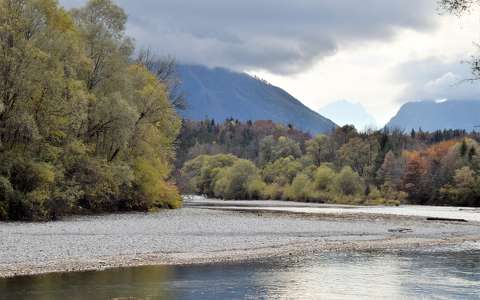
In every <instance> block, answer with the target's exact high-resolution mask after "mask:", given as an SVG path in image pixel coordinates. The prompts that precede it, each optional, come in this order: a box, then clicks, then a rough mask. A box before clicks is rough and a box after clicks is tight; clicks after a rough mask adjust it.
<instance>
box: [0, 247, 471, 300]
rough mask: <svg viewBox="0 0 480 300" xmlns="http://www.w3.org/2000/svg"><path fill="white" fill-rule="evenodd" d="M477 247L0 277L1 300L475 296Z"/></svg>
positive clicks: (451, 297)
mask: <svg viewBox="0 0 480 300" xmlns="http://www.w3.org/2000/svg"><path fill="white" fill-rule="evenodd" d="M479 291H480V251H434V252H415V253H412V252H408V253H400V254H375V253H356V254H352V253H343V254H324V255H322V256H317V257H305V258H301V259H299V258H286V259H276V260H270V261H265V262H254V263H244V264H218V265H201V266H182V267H141V268H130V269H120V270H112V271H104V272H86V273H71V274H56V275H46V276H36V277H23V278H14V279H6V280H0V299H2V300H3V299H49V300H50V299H91V300H93V299H279V298H280V299H365V298H369V299H372V298H373V299H411V298H420V299H480V296H479Z"/></svg>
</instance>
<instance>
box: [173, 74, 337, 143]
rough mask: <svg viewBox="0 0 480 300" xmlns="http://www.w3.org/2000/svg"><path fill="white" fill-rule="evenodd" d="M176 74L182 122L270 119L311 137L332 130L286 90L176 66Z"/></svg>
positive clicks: (236, 76) (251, 79)
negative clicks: (182, 106) (183, 106)
mask: <svg viewBox="0 0 480 300" xmlns="http://www.w3.org/2000/svg"><path fill="white" fill-rule="evenodd" d="M178 73H179V76H180V79H181V81H182V85H181V88H182V90H183V91H184V93H185V99H186V110H185V111H183V112H182V116H183V117H184V118H186V119H190V120H195V121H202V120H204V119H205V118H209V119H214V120H215V121H217V122H223V121H224V120H225V119H229V118H233V119H237V120H240V121H243V122H246V121H248V120H252V121H257V120H272V121H274V122H275V123H279V124H283V125H285V126H288V125H289V124H291V125H293V126H294V127H296V128H299V129H301V130H303V131H305V132H309V133H311V134H318V133H328V132H330V131H332V129H334V128H335V127H336V125H335V123H333V122H332V121H330V120H329V119H327V118H325V117H323V116H321V115H320V114H318V113H316V112H314V111H312V110H311V109H309V108H308V107H306V106H305V105H304V104H303V103H301V102H300V101H298V100H297V99H295V98H294V97H293V96H291V95H290V94H288V93H287V92H286V91H284V90H282V89H280V88H278V87H276V86H273V85H271V84H268V83H267V82H265V81H263V80H260V79H258V78H254V77H252V76H249V75H247V74H244V73H237V72H233V71H230V70H226V69H222V68H215V69H209V68H207V67H205V66H192V65H179V66H178Z"/></svg>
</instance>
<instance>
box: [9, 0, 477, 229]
mask: <svg viewBox="0 0 480 300" xmlns="http://www.w3.org/2000/svg"><path fill="white" fill-rule="evenodd" d="M0 12H1V13H0V220H13V221H16V220H37V221H43V220H55V219H58V218H61V217H62V216H64V215H70V214H90V213H100V212H118V211H131V210H135V211H150V210H155V209H160V208H177V207H180V206H181V205H182V198H181V196H180V193H181V192H182V193H197V194H203V195H207V196H209V197H218V198H223V199H283V200H291V201H307V202H326V203H353V204H389V205H398V204H401V203H412V204H435V205H467V206H479V205H480V175H479V174H480V173H479V172H480V154H479V153H480V149H479V147H480V146H479V144H478V143H479V141H480V136H479V135H478V134H477V133H467V132H465V131H460V130H448V131H438V132H434V133H428V132H423V131H421V130H419V131H412V132H409V133H404V132H402V131H401V130H389V129H382V130H371V131H368V132H358V131H357V130H356V129H355V128H354V127H352V126H344V127H339V128H337V129H336V130H334V131H333V132H331V133H330V134H326V135H318V136H314V137H313V136H311V135H310V134H308V133H305V132H301V131H300V130H297V129H295V128H294V127H293V126H291V125H285V126H284V125H279V124H275V123H273V122H271V121H255V122H252V121H248V122H239V121H238V120H234V119H228V120H225V122H223V123H217V122H215V121H213V120H208V119H206V120H204V121H200V122H196V121H189V120H182V119H181V118H180V117H179V115H178V110H179V109H180V110H181V109H182V107H184V105H185V99H184V97H183V95H182V94H181V91H179V90H178V88H179V82H178V79H177V78H176V77H175V76H174V75H175V74H174V69H175V65H174V63H173V61H168V60H163V61H162V60H158V59H156V58H155V57H154V56H153V55H152V52H151V51H148V50H142V49H136V47H135V43H134V40H133V39H132V38H130V37H129V36H127V35H126V33H125V25H126V22H127V15H126V14H125V12H124V11H123V10H122V9H121V8H120V7H119V6H117V5H115V4H114V2H113V1H112V0H90V1H88V2H87V4H86V5H85V6H83V7H81V8H77V9H73V10H70V11H67V10H65V9H64V8H62V7H61V6H60V5H59V4H58V2H57V1H56V0H35V1H33V0H0Z"/></svg>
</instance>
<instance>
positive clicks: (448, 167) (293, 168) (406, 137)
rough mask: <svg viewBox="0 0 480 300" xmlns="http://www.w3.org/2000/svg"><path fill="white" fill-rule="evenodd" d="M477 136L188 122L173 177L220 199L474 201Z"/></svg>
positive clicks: (478, 185) (479, 161)
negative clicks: (307, 130)
mask: <svg viewBox="0 0 480 300" xmlns="http://www.w3.org/2000/svg"><path fill="white" fill-rule="evenodd" d="M266 124H269V126H265V125H266ZM195 137H197V138H195ZM183 139H185V141H183ZM478 141H480V135H479V134H478V133H475V132H473V133H467V132H466V131H464V130H443V131H436V132H432V133H429V132H424V131H422V130H417V131H415V130H412V131H411V132H409V133H405V132H403V131H401V130H390V129H388V128H384V129H382V130H371V131H368V132H358V131H357V130H356V129H355V128H354V127H353V126H344V127H339V128H337V129H336V130H334V131H333V132H332V133H330V134H324V135H318V136H315V137H311V136H309V135H308V134H305V133H301V132H300V131H298V130H296V129H294V128H292V127H291V126H282V125H278V124H273V123H269V122H266V123H265V122H245V123H242V122H239V121H234V120H227V121H226V122H225V123H222V124H217V123H215V122H214V121H212V120H205V121H202V122H192V121H189V124H188V126H184V127H183V129H182V132H181V134H180V141H179V145H181V146H182V147H184V148H183V149H182V148H181V149H180V152H183V153H187V154H186V155H183V156H179V157H187V158H190V160H187V161H186V162H184V163H183V162H182V163H183V167H182V168H181V171H180V172H179V174H178V177H179V182H180V183H181V187H182V189H183V191H184V192H190V193H197V194H203V195H207V196H209V197H219V198H224V199H277V200H280V199H284V200H293V201H307V202H327V203H353V204H400V203H411V204H431V205H462V206H479V205H480V176H479V174H480V173H479V172H480V155H479V154H480V152H479V151H480V148H479V147H480V146H479V144H478Z"/></svg>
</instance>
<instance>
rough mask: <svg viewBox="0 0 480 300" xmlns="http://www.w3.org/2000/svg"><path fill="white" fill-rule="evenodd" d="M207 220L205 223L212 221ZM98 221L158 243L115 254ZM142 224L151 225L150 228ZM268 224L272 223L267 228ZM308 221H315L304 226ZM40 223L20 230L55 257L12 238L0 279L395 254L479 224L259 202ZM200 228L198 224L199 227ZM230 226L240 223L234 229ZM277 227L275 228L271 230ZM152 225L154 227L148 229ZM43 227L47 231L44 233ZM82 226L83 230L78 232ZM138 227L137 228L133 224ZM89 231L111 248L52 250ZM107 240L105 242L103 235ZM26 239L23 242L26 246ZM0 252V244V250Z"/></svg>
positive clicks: (443, 242) (470, 234)
mask: <svg viewBox="0 0 480 300" xmlns="http://www.w3.org/2000/svg"><path fill="white" fill-rule="evenodd" d="M165 215H166V216H165ZM169 215H174V218H175V219H178V218H179V220H180V222H188V221H189V220H190V218H193V219H195V221H193V222H192V224H193V225H195V224H196V225H197V226H198V227H199V228H198V230H197V229H196V228H194V227H192V228H191V229H188V228H187V229H185V228H178V226H177V227H175V226H172V228H173V230H171V231H170V232H167V233H163V232H162V230H161V229H158V228H157V227H156V226H157V222H158V224H163V222H165V220H168V218H170V217H169ZM192 216H193V217H192ZM210 218H214V219H215V220H217V219H218V220H220V222H219V223H220V224H222V228H220V229H218V228H216V227H214V226H212V225H209V224H206V225H205V224H203V223H202V222H207V221H208V220H210ZM176 221H178V220H176ZM96 222H100V225H97V224H96ZM152 222H153V223H152ZM208 222H211V220H210V221H208ZM225 222H230V224H228V226H226V225H224V224H225ZM90 223H94V224H95V226H93V228H92V229H88V230H86V229H85V227H86V226H87V225H89V224H90ZM105 223H106V224H108V226H111V228H116V227H117V226H118V225H121V224H123V225H128V226H130V227H131V225H130V224H138V225H139V227H141V226H144V227H145V230H146V231H147V233H144V236H145V237H144V238H145V239H147V238H148V239H150V240H151V241H152V243H153V241H157V240H158V241H157V242H158V243H159V244H158V245H151V246H150V245H148V244H142V245H143V246H145V245H146V246H147V247H146V248H145V249H140V246H138V247H130V248H131V249H132V250H133V252H132V253H127V254H125V253H122V251H125V252H128V251H127V249H126V248H127V247H126V246H125V244H122V237H123V235H122V234H121V233H120V231H119V230H114V229H111V230H110V231H107V232H104V233H98V232H96V231H98V230H100V229H99V228H102V227H101V225H102V224H105ZM150 223H152V224H150ZM142 224H143V225H142ZM145 224H147V225H149V224H150V226H146V225H145ZM0 225H2V224H0ZM22 225H23V226H26V225H25V224H20V225H18V224H17V225H15V224H11V227H12V228H11V229H12V230H11V231H9V230H8V229H7V232H8V233H6V234H5V232H4V231H2V230H1V229H2V228H1V226H0V238H1V237H2V232H3V233H4V234H5V236H7V237H9V238H11V237H12V236H15V235H17V234H19V232H18V231H16V229H17V228H20V229H22V230H24V231H27V230H28V229H29V228H37V225H35V224H29V228H23V227H22ZM187 225H190V224H187ZM215 225H216V223H215ZM75 226H77V227H75ZM253 226H256V227H253ZM267 226H271V231H269V229H270V228H268V227H267ZM313 226H317V227H315V228H311V227H313ZM6 227H9V226H6ZM42 227H45V229H47V233H45V235H44V236H42V235H39V234H36V233H31V234H26V238H31V239H32V240H35V243H34V244H35V245H36V246H35V247H38V249H39V250H37V251H40V252H44V251H46V249H49V250H50V251H53V252H52V253H54V254H56V258H55V259H48V258H45V259H42V260H38V261H30V260H29V259H28V257H30V256H32V257H33V256H35V255H36V253H38V252H35V250H36V249H28V248H27V246H22V245H20V246H19V245H16V244H14V243H12V244H11V245H10V246H7V247H10V248H7V252H8V251H11V252H12V253H13V252H17V253H20V254H18V255H19V259H18V260H14V259H12V260H10V261H6V262H5V261H3V260H0V278H11V277H16V276H32V275H41V274H48V273H64V272H84V271H101V270H106V269H112V268H127V267H141V266H162V265H191V264H211V263H234V262H243V261H253V260H262V259H268V258H281V257H287V256H291V255H295V256H303V255H318V254H321V253H326V252H357V251H358V252H360V251H385V252H396V251H408V250H418V249H419V248H420V249H422V250H423V249H425V250H426V249H430V248H434V247H439V246H456V245H461V244H463V243H465V242H478V241H480V233H478V232H479V230H478V229H480V224H478V223H477V222H468V223H466V224H458V223H454V222H432V221H425V220H422V219H421V218H419V217H415V216H411V217H408V216H393V215H388V216H385V215H374V214H370V215H365V214H355V213H353V214H351V213H349V214H342V215H336V214H331V215H325V214H306V213H301V214H299V213H295V212H294V213H291V212H279V211H273V212H272V211H268V210H267V211H265V210H262V209H261V208H260V209H259V210H258V211H257V210H247V211H245V210H229V209H228V208H184V209H183V211H178V212H170V213H164V214H162V213H159V214H148V215H135V214H132V215H126V216H125V215H123V216H119V215H112V216H109V217H101V218H100V217H98V218H96V217H82V218H74V219H72V220H67V221H65V222H59V223H52V224H43V225H42ZM202 227H204V228H203V229H202ZM224 227H226V228H224ZM237 227H240V228H242V229H241V230H239V229H237ZM277 227H278V228H280V229H281V230H275V229H274V228H277ZM72 228H73V229H75V230H73V229H72ZM120 228H121V226H120ZM152 228H157V229H153V230H152ZM189 228H190V227H189ZM291 228H295V229H291ZM404 228H407V229H408V230H409V231H408V232H407V233H403V232H401V230H402V229H404ZM167 229H168V228H167ZM167 229H166V230H167ZM48 230H50V231H53V232H50V233H48ZM82 230H84V231H86V233H84V234H83V233H80V231H82ZM235 230H237V231H235ZM391 230H393V231H391ZM138 231H139V232H140V228H139V229H138ZM149 231H151V232H149ZM410 231H411V232H410ZM92 232H93V233H92ZM134 232H136V231H134ZM205 232H207V233H205ZM8 234H9V235H8ZM136 234H139V233H136ZM90 235H93V237H92V238H93V240H97V242H98V237H102V238H103V239H104V242H103V243H104V244H106V245H109V247H111V248H109V249H106V250H105V251H100V250H99V249H102V248H103V247H102V243H100V245H95V246H93V245H92V247H98V248H99V249H89V248H86V249H87V251H88V253H87V254H86V255H84V254H83V253H82V255H77V256H76V255H73V254H70V255H66V254H62V251H66V253H70V251H71V250H73V244H72V245H67V246H64V249H61V251H60V250H55V249H54V247H55V239H56V238H59V237H61V238H63V239H61V240H60V243H59V244H60V245H61V242H62V241H68V240H69V239H71V240H73V242H78V243H77V244H76V245H82V246H85V244H84V243H86V241H85V240H83V239H84V238H85V239H89V238H90ZM95 235H98V237H95ZM127 235H128V233H127ZM277 235H278V236H277ZM49 237H51V238H49ZM182 237H183V238H184V240H182V241H184V243H182V242H180V243H179V244H178V245H176V246H175V247H171V249H169V247H168V246H169V242H168V241H170V243H173V242H175V240H176V239H180V238H182ZM107 238H109V239H110V240H109V241H107V240H106V239H107ZM75 239H78V240H79V241H76V240H75ZM148 239H147V240H148ZM15 240H16V241H18V239H15V238H14V239H13V241H15ZM48 240H51V241H52V245H42V244H41V243H43V242H45V243H47V242H48ZM190 240H193V241H190ZM141 241H143V240H141ZM28 242H29V241H27V242H26V243H25V245H28V244H29V243H28ZM189 242H191V244H189ZM110 244H113V245H110ZM210 244H212V245H210ZM217 244H220V245H217ZM116 245H119V246H117V248H121V249H117V248H115V246H116ZM148 246H150V247H148ZM0 247H1V246H0ZM12 247H14V248H12ZM35 247H34V248H35ZM50 248H52V249H50ZM106 248H108V247H106ZM130 248H129V250H130ZM0 250H2V249H1V248H0ZM55 251H56V252H55ZM22 252H23V253H22ZM57 252H59V253H57ZM110 252H112V253H110ZM113 252H116V253H113ZM98 253H108V254H109V255H98ZM0 254H2V253H0ZM3 255H4V257H5V258H6V255H8V253H3ZM62 255H63V256H62Z"/></svg>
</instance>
